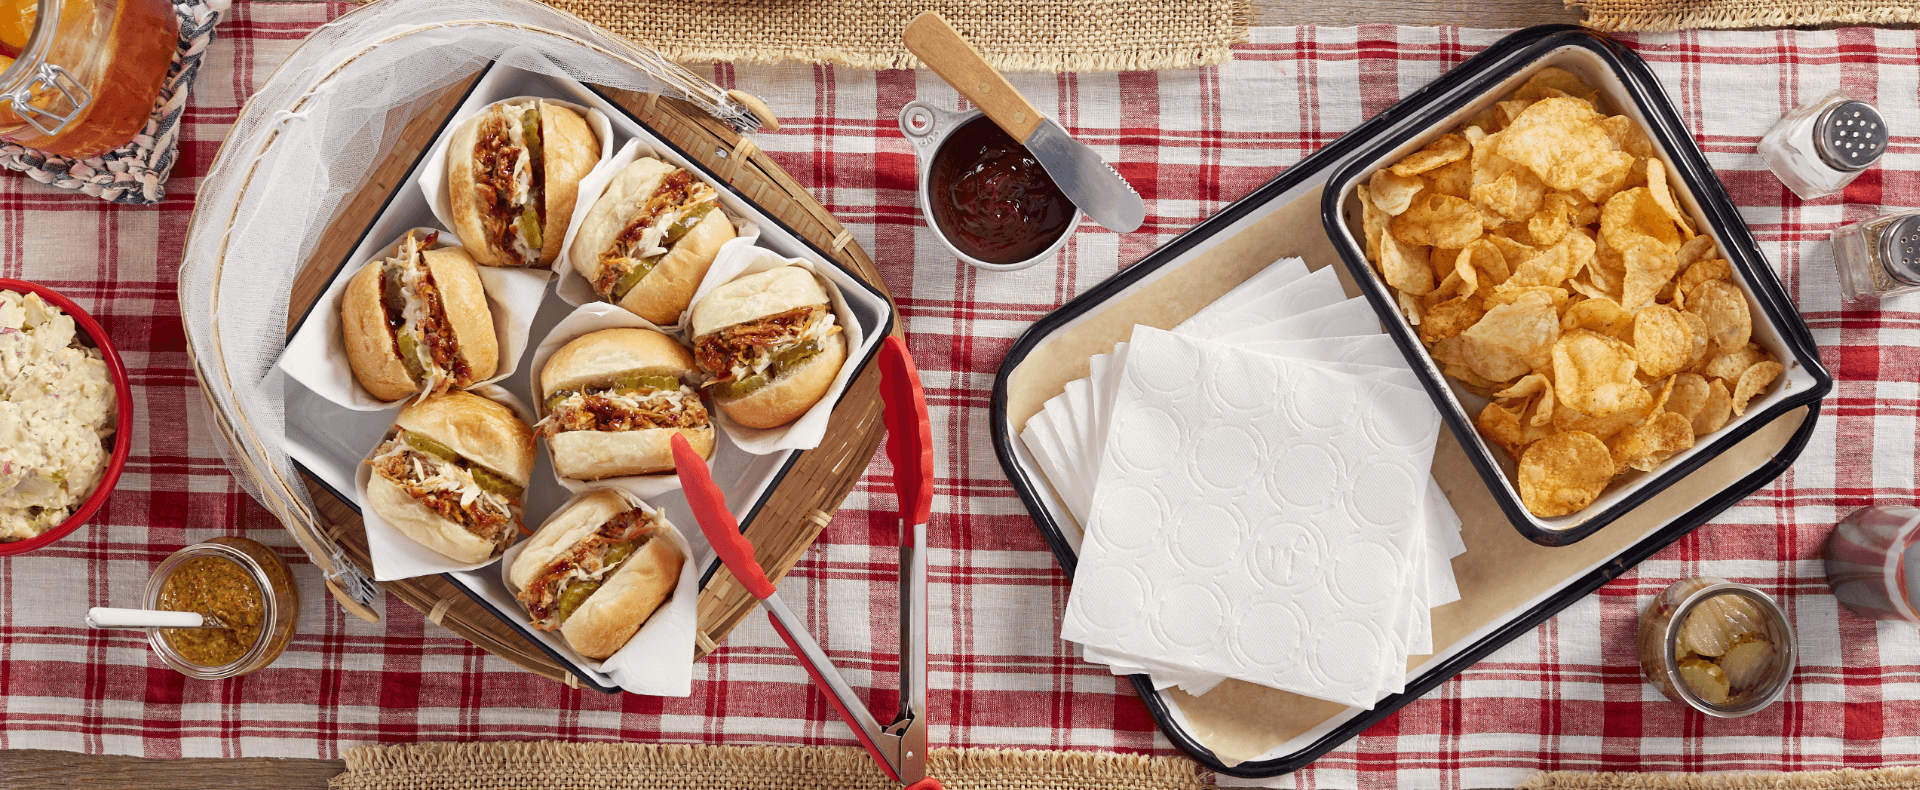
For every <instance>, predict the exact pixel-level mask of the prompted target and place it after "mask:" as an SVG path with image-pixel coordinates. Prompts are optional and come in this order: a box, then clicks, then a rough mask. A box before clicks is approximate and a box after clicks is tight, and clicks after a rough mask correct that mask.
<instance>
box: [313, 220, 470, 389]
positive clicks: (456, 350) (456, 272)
mask: <svg viewBox="0 0 1920 790" xmlns="http://www.w3.org/2000/svg"><path fill="white" fill-rule="evenodd" d="M437 235H438V234H435V233H427V234H425V235H424V236H419V235H416V234H415V232H414V231H407V235H406V238H404V239H402V240H401V241H400V248H399V251H398V252H397V253H395V254H394V255H393V257H390V258H387V259H385V260H380V261H374V262H373V263H369V264H367V265H366V266H365V267H363V268H361V269H360V271H359V272H356V273H355V274H354V275H353V279H351V280H349V281H347V288H346V292H345V293H344V294H342V295H341V297H340V326H341V332H342V333H343V337H342V338H341V340H342V341H343V342H344V343H345V345H346V347H347V364H348V365H349V366H351V367H352V368H353V377H354V379H356V380H358V381H359V382H360V386H362V387H365V388H366V390H367V392H368V393H370V394H372V395H373V397H375V398H378V399H380V400H383V401H396V400H400V399H402V398H405V397H407V396H409V395H413V394H415V393H417V392H420V391H421V390H422V389H423V388H424V389H425V390H426V391H428V392H431V393H440V392H445V391H446V390H448V389H465V388H467V387H470V386H472V385H473V383H474V382H476V381H480V380H482V379H486V378H488V377H490V376H492V375H493V374H494V373H495V372H496V371H495V368H496V367H498V366H499V364H500V341H499V339H498V337H496V336H495V334H494V327H493V311H492V309H491V308H489V307H488V306H487V293H486V291H485V290H484V289H483V288H482V287H481V285H480V273H479V269H478V268H477V267H475V266H474V265H473V259H472V258H469V257H467V254H466V252H465V251H463V250H461V249H460V248H459V247H445V248H440V249H432V247H433V244H434V242H435V241H436V240H437V239H436V236H437Z"/></svg>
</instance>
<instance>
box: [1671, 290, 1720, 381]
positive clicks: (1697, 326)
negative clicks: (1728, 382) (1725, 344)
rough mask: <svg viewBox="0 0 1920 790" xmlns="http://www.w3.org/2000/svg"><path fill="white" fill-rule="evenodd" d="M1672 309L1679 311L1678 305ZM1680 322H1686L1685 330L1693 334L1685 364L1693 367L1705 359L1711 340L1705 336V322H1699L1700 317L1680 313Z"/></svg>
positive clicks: (1711, 344)
mask: <svg viewBox="0 0 1920 790" xmlns="http://www.w3.org/2000/svg"><path fill="white" fill-rule="evenodd" d="M1674 307H1675V309H1676V310H1677V309H1679V305H1675V306H1674ZM1680 320H1682V321H1685V322H1687V329H1688V330H1689V331H1691V332H1693V351H1692V352H1691V353H1689V354H1688V355H1687V364H1686V367H1693V366H1695V365H1698V364H1700V362H1701V360H1704V359H1706V358H1707V350H1708V349H1709V348H1711V347H1712V346H1713V339H1712V338H1710V337H1708V336H1707V322H1705V321H1702V320H1700V316H1697V315H1694V314H1692V313H1688V312H1681V313H1680Z"/></svg>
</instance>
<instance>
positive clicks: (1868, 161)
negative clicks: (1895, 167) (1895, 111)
mask: <svg viewBox="0 0 1920 790" xmlns="http://www.w3.org/2000/svg"><path fill="white" fill-rule="evenodd" d="M1813 144H1814V148H1815V149H1816V150H1818V151H1819V152H1820V158H1821V159H1822V160H1824V161H1825V162H1826V163H1827V165H1828V166H1830V167H1832V168H1834V169H1835V170H1840V171H1843V172H1848V173H1851V172H1853V171H1855V170H1865V169H1867V167H1869V166H1871V165H1872V164H1873V163H1874V162H1877V161H1880V155H1881V154H1883V153H1885V152H1886V150H1887V122H1886V119H1884V118H1881V117H1880V111H1879V110H1876V109H1874V108H1873V105H1871V104H1868V103H1866V102H1863V101H1860V100H1858V99H1849V100H1847V101H1843V102H1841V103H1839V104H1836V105H1833V106H1832V107H1828V108H1827V109H1826V111H1825V112H1823V113H1821V114H1820V119H1819V120H1818V121H1816V122H1815V123H1814V125H1813Z"/></svg>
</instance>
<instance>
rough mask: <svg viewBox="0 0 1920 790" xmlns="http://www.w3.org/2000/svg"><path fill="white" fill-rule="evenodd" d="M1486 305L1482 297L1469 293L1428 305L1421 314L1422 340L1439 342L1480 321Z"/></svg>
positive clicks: (1484, 313) (1424, 341)
mask: <svg viewBox="0 0 1920 790" xmlns="http://www.w3.org/2000/svg"><path fill="white" fill-rule="evenodd" d="M1484 315H1486V307H1485V305H1484V304H1482V303H1481V301H1480V297H1478V296H1474V295H1472V294H1468V295H1466V296H1461V297H1456V298H1453V299H1449V300H1447V301H1444V302H1441V303H1439V304H1436V305H1433V306H1432V307H1427V308H1425V309H1424V311H1423V312H1422V314H1421V322H1420V324H1419V327H1420V340H1421V342H1423V343H1429V344H1431V343H1438V342H1440V341H1442V340H1445V339H1447V338H1449V337H1453V336H1454V335H1458V334H1460V333H1461V332H1465V331H1466V330H1467V328H1468V327H1471V326H1473V325H1474V324H1476V323H1479V322H1480V318H1481V317H1482V316H1484Z"/></svg>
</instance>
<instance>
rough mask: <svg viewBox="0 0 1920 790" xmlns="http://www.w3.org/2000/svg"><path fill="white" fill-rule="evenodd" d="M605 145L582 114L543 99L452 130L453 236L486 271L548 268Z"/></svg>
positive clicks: (491, 110)
mask: <svg viewBox="0 0 1920 790" xmlns="http://www.w3.org/2000/svg"><path fill="white" fill-rule="evenodd" d="M599 160H600V140H599V138H598V137H596V136H594V133H593V129H592V128H591V127H589V126H587V122H586V119H584V118H581V117H580V114H579V113H576V112H574V111H573V110H570V109H567V108H566V107H562V106H560V105H558V104H554V103H553V102H549V101H546V100H543V99H514V100H512V101H504V102H499V103H496V104H493V105H490V106H488V107H487V108H486V109H485V110H482V111H480V113H479V114H477V115H475V116H474V117H472V118H468V119H467V120H466V122H465V123H462V124H460V128H459V129H456V130H455V131H454V133H453V142H452V143H450V144H448V146H447V192H448V197H449V199H450V200H451V201H452V203H453V232H454V233H455V234H457V235H459V237H460V243H461V244H462V245H464V246H465V247H466V248H467V251H468V252H469V253H470V254H472V255H473V259H474V260H475V261H477V262H479V263H481V264H484V265H487V266H547V265H550V264H552V263H553V260H554V259H555V258H557V257H559V255H560V243H561V241H562V240H563V239H564V237H565V236H566V235H567V226H568V225H569V224H570V223H571V222H572V221H573V202H574V199H575V198H576V197H577V196H578V195H579V193H580V179H581V178H583V177H585V176H586V175H587V171H589V170H592V169H593V166H594V164H596V163H597V162H599Z"/></svg>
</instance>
